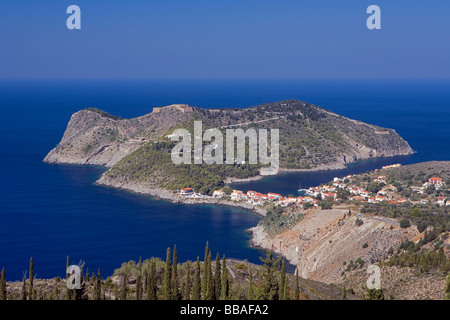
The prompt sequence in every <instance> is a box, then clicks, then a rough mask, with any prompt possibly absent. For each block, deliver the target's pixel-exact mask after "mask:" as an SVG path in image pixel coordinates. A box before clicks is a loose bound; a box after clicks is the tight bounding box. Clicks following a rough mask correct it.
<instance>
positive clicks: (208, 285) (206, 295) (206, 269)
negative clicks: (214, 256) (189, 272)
mask: <svg viewBox="0 0 450 320" xmlns="http://www.w3.org/2000/svg"><path fill="white" fill-rule="evenodd" d="M212 291H213V287H212V271H211V252H210V251H209V247H208V242H206V248H205V259H204V261H203V282H202V292H203V300H212Z"/></svg>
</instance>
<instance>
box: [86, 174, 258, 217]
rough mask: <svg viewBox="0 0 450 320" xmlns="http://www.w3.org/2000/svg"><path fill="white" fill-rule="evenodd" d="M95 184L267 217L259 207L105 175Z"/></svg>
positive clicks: (172, 200)
mask: <svg viewBox="0 0 450 320" xmlns="http://www.w3.org/2000/svg"><path fill="white" fill-rule="evenodd" d="M95 184H96V185H100V186H104V187H111V188H118V189H123V190H127V191H131V192H134V193H139V194H144V195H149V196H152V197H155V198H158V199H163V200H167V201H171V202H173V203H182V204H192V205H195V204H214V205H225V206H230V207H238V208H242V209H247V210H250V211H252V212H253V213H255V214H257V215H258V216H260V217H265V216H266V210H265V209H263V208H261V207H258V206H254V205H251V204H249V203H243V202H235V201H228V200H223V199H201V198H186V197H184V196H181V195H179V194H178V193H175V192H173V191H170V190H165V189H158V188H152V187H149V186H145V185H144V184H140V183H133V182H117V181H113V180H111V179H110V178H108V177H106V176H104V175H103V176H102V177H101V178H100V179H99V180H98V181H96V182H95Z"/></svg>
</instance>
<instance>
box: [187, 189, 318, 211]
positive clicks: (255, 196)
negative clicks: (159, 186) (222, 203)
mask: <svg viewBox="0 0 450 320" xmlns="http://www.w3.org/2000/svg"><path fill="white" fill-rule="evenodd" d="M180 195H182V196H184V197H186V198H197V199H206V198H209V199H220V198H223V197H224V196H225V195H226V194H225V192H224V191H222V190H215V191H214V192H213V194H212V196H207V195H203V194H199V193H195V192H194V190H193V189H192V188H183V189H181V190H180ZM230 198H231V200H233V201H247V202H248V203H250V204H252V205H261V204H264V203H265V202H267V201H270V202H273V203H275V204H277V205H280V206H283V207H286V206H288V205H289V204H291V203H295V204H296V205H298V206H300V205H303V204H304V203H310V204H311V205H313V206H317V201H318V200H317V199H314V198H312V197H283V196H282V195H281V194H278V193H273V192H269V193H267V194H265V193H260V192H256V191H252V190H249V191H247V192H243V191H241V190H233V191H232V192H231V194H230Z"/></svg>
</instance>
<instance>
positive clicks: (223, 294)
mask: <svg viewBox="0 0 450 320" xmlns="http://www.w3.org/2000/svg"><path fill="white" fill-rule="evenodd" d="M220 287H221V289H222V292H221V293H220V299H221V300H227V299H228V296H229V289H230V288H229V281H228V270H227V265H226V262H225V255H223V257H222V281H221V284H220Z"/></svg>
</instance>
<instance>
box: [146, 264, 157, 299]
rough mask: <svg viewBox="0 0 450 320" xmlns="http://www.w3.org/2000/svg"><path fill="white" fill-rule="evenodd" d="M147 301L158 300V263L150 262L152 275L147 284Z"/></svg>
mask: <svg viewBox="0 0 450 320" xmlns="http://www.w3.org/2000/svg"><path fill="white" fill-rule="evenodd" d="M147 300H157V295H156V263H155V261H154V260H153V258H152V259H151V260H150V274H149V276H148V282H147Z"/></svg>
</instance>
